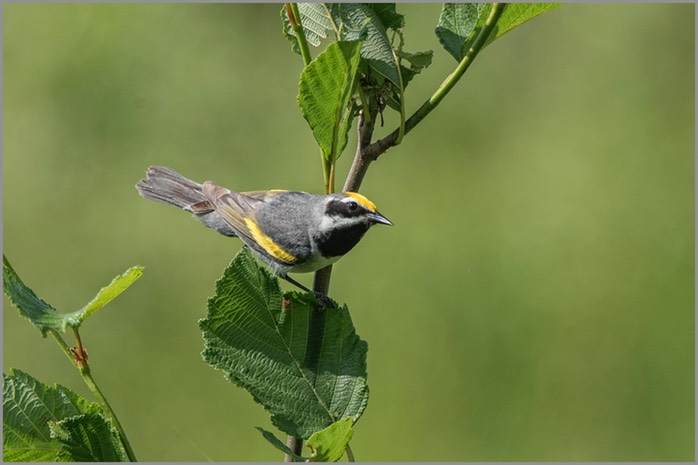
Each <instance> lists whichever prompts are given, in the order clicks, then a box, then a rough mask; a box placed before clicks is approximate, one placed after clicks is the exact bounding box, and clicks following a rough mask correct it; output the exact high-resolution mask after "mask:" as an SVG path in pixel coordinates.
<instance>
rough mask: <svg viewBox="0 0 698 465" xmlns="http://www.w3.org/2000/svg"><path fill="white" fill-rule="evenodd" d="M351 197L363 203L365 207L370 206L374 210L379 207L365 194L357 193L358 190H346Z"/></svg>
mask: <svg viewBox="0 0 698 465" xmlns="http://www.w3.org/2000/svg"><path fill="white" fill-rule="evenodd" d="M345 194H347V195H348V196H349V197H351V198H353V199H354V200H356V201H357V202H359V203H360V204H361V205H363V206H364V207H366V208H368V209H369V210H371V211H372V212H374V211H376V210H377V209H378V208H376V204H375V203H373V202H371V201H370V200H368V199H367V198H366V197H364V196H363V195H361V194H359V193H357V192H345Z"/></svg>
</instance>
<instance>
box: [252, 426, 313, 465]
mask: <svg viewBox="0 0 698 465" xmlns="http://www.w3.org/2000/svg"><path fill="white" fill-rule="evenodd" d="M255 428H257V429H258V430H259V432H260V433H262V436H264V439H266V440H267V441H269V444H271V445H272V446H274V447H276V448H277V449H279V450H280V451H281V452H283V453H284V454H288V455H290V456H291V457H293V461H294V462H305V461H306V459H305V458H304V457H301V456H300V455H298V454H296V453H295V452H293V451H292V450H291V449H290V448H289V447H288V446H287V445H286V444H284V443H283V442H281V440H280V439H279V438H277V437H276V436H274V433H272V432H270V431H267V430H265V429H262V428H260V427H259V426H256V427H255Z"/></svg>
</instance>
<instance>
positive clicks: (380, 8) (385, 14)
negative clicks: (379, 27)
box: [368, 3, 405, 30]
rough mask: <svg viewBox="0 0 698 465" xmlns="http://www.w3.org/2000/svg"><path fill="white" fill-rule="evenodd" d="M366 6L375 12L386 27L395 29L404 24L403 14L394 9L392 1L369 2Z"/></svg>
mask: <svg viewBox="0 0 698 465" xmlns="http://www.w3.org/2000/svg"><path fill="white" fill-rule="evenodd" d="M368 6H369V8H371V9H372V10H373V11H374V12H375V13H376V15H377V16H378V18H379V19H380V20H381V23H382V24H383V27H385V28H386V29H394V30H397V29H401V28H403V27H404V26H405V16H404V15H401V14H400V13H398V12H397V11H396V10H395V4H394V3H369V4H368Z"/></svg>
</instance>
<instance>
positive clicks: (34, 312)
mask: <svg viewBox="0 0 698 465" xmlns="http://www.w3.org/2000/svg"><path fill="white" fill-rule="evenodd" d="M2 259H3V267H2V277H3V284H4V286H3V290H4V291H5V294H6V295H7V297H8V298H9V299H10V301H11V302H12V304H13V305H14V306H15V307H17V309H18V310H19V314H20V315H22V316H23V317H25V318H27V319H28V320H29V321H31V322H32V323H33V324H34V326H36V327H38V328H39V329H40V330H41V333H42V334H43V335H44V336H46V333H47V332H48V331H58V332H62V333H63V332H65V329H66V327H67V326H70V327H72V328H78V327H79V326H80V325H81V324H82V322H83V321H85V319H86V318H87V317H89V316H90V315H92V314H93V313H94V312H96V311H97V310H99V309H100V308H102V307H104V306H105V305H106V304H108V303H109V302H111V301H112V300H113V299H114V298H115V297H116V296H118V295H119V294H121V293H122V292H124V291H125V290H126V289H127V288H128V287H129V286H130V285H131V284H133V282H134V281H135V280H136V279H138V278H140V277H141V276H142V275H143V267H142V266H134V267H131V268H129V269H128V270H126V271H125V272H124V273H123V274H122V275H121V276H117V277H116V278H114V279H113V280H112V282H111V283H109V285H108V286H106V287H103V288H102V289H101V290H100V291H99V293H97V296H95V298H94V299H92V301H90V303H88V304H87V305H86V306H85V307H83V308H82V309H80V310H78V311H76V312H72V313H68V314H62V313H60V312H59V311H58V310H56V309H55V308H53V307H52V306H50V305H49V304H47V303H46V302H44V301H43V300H41V299H40V298H39V297H37V296H36V294H34V291H32V290H31V289H29V288H28V287H27V286H26V285H25V284H24V283H23V282H22V280H21V279H20V278H19V276H18V275H17V273H16V272H15V270H14V269H13V268H12V265H10V262H9V261H8V260H7V257H5V256H4V255H3V257H2Z"/></svg>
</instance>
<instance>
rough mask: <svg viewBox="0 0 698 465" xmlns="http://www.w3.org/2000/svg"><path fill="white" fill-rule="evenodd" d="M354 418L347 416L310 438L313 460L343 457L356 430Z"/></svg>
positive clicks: (311, 457) (328, 460)
mask: <svg viewBox="0 0 698 465" xmlns="http://www.w3.org/2000/svg"><path fill="white" fill-rule="evenodd" d="M353 423H354V422H353V420H352V419H351V418H345V419H343V420H340V421H338V422H337V423H334V424H332V425H330V426H328V427H327V428H325V429H323V430H322V431H318V432H317V433H314V434H313V435H312V436H310V437H309V438H308V441H307V444H308V447H310V450H311V451H312V454H311V456H310V461H311V462H336V461H337V460H339V459H341V458H342V455H344V451H345V450H346V449H347V444H349V441H350V440H351V437H352V435H353V434H354V430H353V429H352V425H353Z"/></svg>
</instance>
